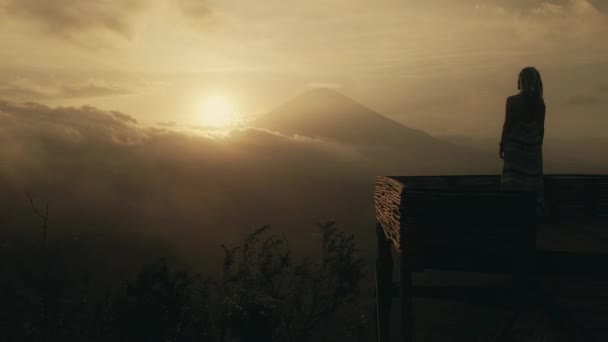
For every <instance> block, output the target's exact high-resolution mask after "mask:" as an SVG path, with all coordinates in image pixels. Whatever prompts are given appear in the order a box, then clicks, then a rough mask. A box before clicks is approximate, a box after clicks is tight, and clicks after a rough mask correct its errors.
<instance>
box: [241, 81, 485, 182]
mask: <svg viewBox="0 0 608 342" xmlns="http://www.w3.org/2000/svg"><path fill="white" fill-rule="evenodd" d="M253 125H254V126H256V127H259V128H265V129H269V130H272V131H277V132H281V133H283V134H287V135H302V136H308V137H316V138H324V139H331V140H335V141H338V142H340V143H343V144H347V145H350V146H356V147H357V148H358V149H359V151H361V152H362V153H363V155H364V158H365V159H366V161H368V162H369V163H370V164H371V165H373V169H374V171H377V172H379V173H387V172H391V173H401V174H406V173H410V174H411V173H417V174H438V173H486V172H493V171H494V170H493V167H492V166H493V165H492V162H491V159H490V158H489V157H488V155H487V154H485V153H482V152H479V151H475V150H473V149H468V148H466V147H463V146H458V145H456V144H452V143H449V142H446V141H442V140H439V139H436V138H434V137H432V136H431V135H429V134H427V133H425V132H423V131H420V130H416V129H412V128H409V127H406V126H404V125H402V124H400V123H398V122H396V121H393V120H391V119H389V118H387V117H385V116H383V115H381V114H379V113H377V112H375V111H373V110H371V109H369V108H367V107H365V106H364V105H361V104H359V103H357V102H356V101H354V100H352V99H350V98H348V97H346V96H344V95H343V94H341V93H339V92H337V91H335V90H333V89H327V88H318V89H313V90H310V91H308V92H305V93H303V94H300V95H299V96H296V97H295V98H293V99H292V100H290V101H288V102H286V103H284V104H282V105H280V106H278V107H277V108H276V109H274V110H272V111H270V112H269V113H267V114H266V115H265V116H262V117H261V118H259V119H258V120H257V121H256V122H254V124H253ZM494 172H495V171H494Z"/></svg>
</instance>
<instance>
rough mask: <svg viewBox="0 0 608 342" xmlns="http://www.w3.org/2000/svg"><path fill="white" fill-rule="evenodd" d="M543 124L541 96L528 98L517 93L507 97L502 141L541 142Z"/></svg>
mask: <svg viewBox="0 0 608 342" xmlns="http://www.w3.org/2000/svg"><path fill="white" fill-rule="evenodd" d="M544 126H545V103H544V101H543V99H542V98H529V97H528V96H526V95H524V94H523V93H519V94H517V95H514V96H511V97H509V98H508V99H507V110H506V118H505V127H504V130H503V143H504V142H516V143H521V144H526V145H537V144H542V143H543V138H544Z"/></svg>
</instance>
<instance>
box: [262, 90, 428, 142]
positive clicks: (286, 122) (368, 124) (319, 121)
mask: <svg viewBox="0 0 608 342" xmlns="http://www.w3.org/2000/svg"><path fill="white" fill-rule="evenodd" d="M254 125H255V126H257V127H260V128H266V129H270V130H273V131H278V132H281V133H283V134H288V135H296V134H297V135H304V136H310V137H322V138H328V139H332V140H337V141H340V142H344V143H354V144H395V143H403V142H407V141H412V140H429V139H432V138H431V137H430V136H429V135H427V134H426V133H424V132H422V131H418V130H414V129H411V128H408V127H406V126H403V125H401V124H400V123H398V122H396V121H393V120H391V119H389V118H387V117H385V116H383V115H381V114H379V113H377V112H375V111H374V110H372V109H370V108H368V107H365V106H364V105H362V104H360V103H359V102H357V101H355V100H353V99H351V98H349V97H348V96H346V95H344V94H342V93H341V92H339V91H338V90H336V89H333V88H314V89H310V90H308V91H306V92H304V93H301V94H299V95H297V96H295V97H294V98H292V99H291V100H289V101H287V102H285V103H284V104H282V105H280V106H278V107H277V108H275V109H274V110H271V111H270V112H269V113H267V114H266V115H264V116H262V117H261V118H259V119H258V120H257V121H256V122H255V123H254Z"/></svg>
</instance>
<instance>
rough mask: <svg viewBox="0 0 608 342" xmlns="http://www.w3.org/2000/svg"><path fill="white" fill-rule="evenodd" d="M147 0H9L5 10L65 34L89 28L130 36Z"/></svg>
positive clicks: (46, 29)
mask: <svg viewBox="0 0 608 342" xmlns="http://www.w3.org/2000/svg"><path fill="white" fill-rule="evenodd" d="M145 4H146V1H144V0H114V1H95V0H53V1H46V0H9V1H8V2H7V3H5V5H4V11H5V12H6V14H8V15H10V16H13V17H15V18H19V19H22V20H25V21H28V22H31V23H33V24H35V25H36V26H38V27H39V28H40V30H41V31H43V32H45V33H47V34H50V35H53V36H57V37H61V38H70V39H72V38H75V37H77V36H80V35H81V34H82V33H87V32H88V33H90V32H107V33H112V34H115V35H118V36H121V37H124V38H129V37H130V36H131V35H132V34H133V16H134V15H135V14H137V13H139V12H140V11H141V9H142V8H143V7H144V5H145Z"/></svg>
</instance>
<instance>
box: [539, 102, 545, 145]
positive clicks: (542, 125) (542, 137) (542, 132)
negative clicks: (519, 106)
mask: <svg viewBox="0 0 608 342" xmlns="http://www.w3.org/2000/svg"><path fill="white" fill-rule="evenodd" d="M545 111H546V109H545V106H544V105H543V111H542V113H541V117H540V143H541V144H542V143H543V142H544V141H545Z"/></svg>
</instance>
